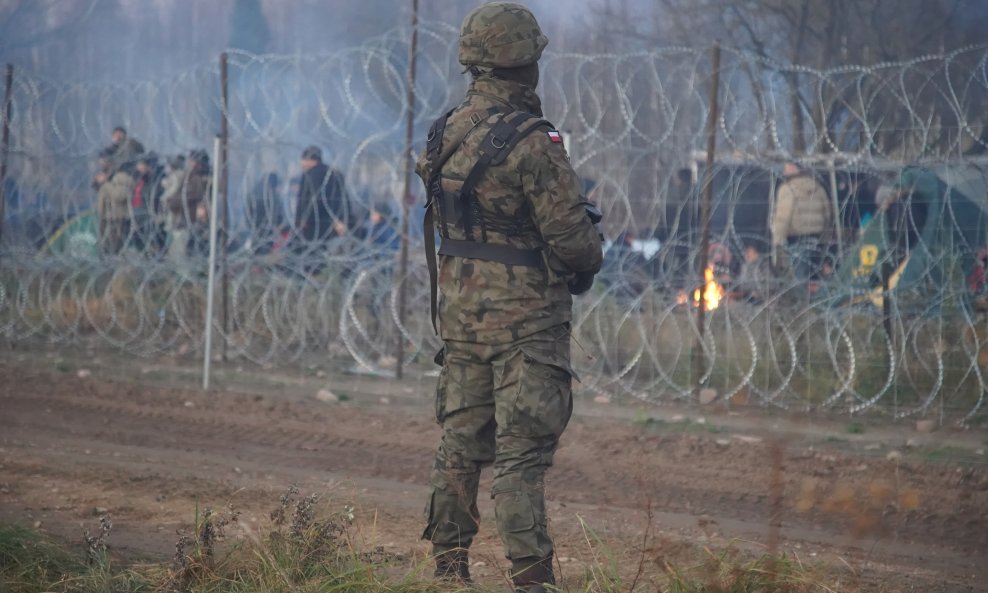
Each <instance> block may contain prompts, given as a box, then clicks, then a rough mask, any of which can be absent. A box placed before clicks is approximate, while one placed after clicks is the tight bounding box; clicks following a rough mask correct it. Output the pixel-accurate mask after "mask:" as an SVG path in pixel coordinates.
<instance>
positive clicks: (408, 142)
mask: <svg viewBox="0 0 988 593" xmlns="http://www.w3.org/2000/svg"><path fill="white" fill-rule="evenodd" d="M418 42H419V0H412V40H411V44H410V45H409V49H408V84H407V87H408V88H407V93H406V94H405V188H404V190H403V191H402V196H401V214H402V216H401V264H400V267H399V274H398V281H399V282H400V283H401V284H399V285H398V325H399V327H398V335H397V338H396V340H395V377H397V378H398V379H401V377H402V371H403V367H404V363H403V361H404V358H405V337H404V335H403V334H402V328H404V327H405V299H406V298H407V296H406V295H407V293H408V290H407V289H406V288H405V284H406V283H407V281H408V217H409V216H410V215H411V208H410V206H411V203H410V201H411V195H412V135H413V134H414V132H415V60H416V58H417V56H418ZM425 232H427V233H429V232H432V231H431V230H430V229H425Z"/></svg>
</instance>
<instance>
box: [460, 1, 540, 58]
mask: <svg viewBox="0 0 988 593" xmlns="http://www.w3.org/2000/svg"><path fill="white" fill-rule="evenodd" d="M547 45H549V40H548V39H547V38H546V36H545V35H544V34H543V33H542V29H541V28H539V23H538V21H536V20H535V17H534V16H533V15H532V13H531V11H529V10H528V9H527V8H525V7H524V6H522V5H521V4H515V3H514V2H490V3H488V4H484V5H482V6H480V7H478V8H477V9H476V10H474V11H473V12H471V13H470V14H469V15H467V18H465V19H464V20H463V24H462V25H461V27H460V51H459V60H460V63H461V64H463V65H464V66H484V67H489V68H517V67H519V66H525V65H528V64H534V63H535V62H538V61H539V58H540V57H542V51H543V50H545V48H546V46H547Z"/></svg>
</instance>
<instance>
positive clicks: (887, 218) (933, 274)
mask: <svg viewBox="0 0 988 593" xmlns="http://www.w3.org/2000/svg"><path fill="white" fill-rule="evenodd" d="M888 195H889V196H899V197H898V199H892V200H891V201H890V205H889V206H888V207H887V208H886V209H880V210H879V211H878V212H876V214H875V216H874V217H873V218H872V219H871V221H870V222H869V223H868V224H867V225H866V226H865V227H864V228H863V229H862V230H861V235H860V238H859V239H858V241H857V243H856V244H855V245H854V247H852V248H851V249H849V250H848V252H847V253H846V255H845V256H844V258H843V260H842V262H841V265H840V266H839V272H838V273H837V274H836V276H835V280H834V282H835V283H836V286H832V287H831V290H830V291H828V292H829V294H830V295H835V296H836V295H839V296H841V297H845V298H846V297H850V298H851V300H852V302H860V301H862V300H865V299H867V300H870V301H872V302H873V303H875V304H876V305H881V303H882V285H883V282H886V281H887V283H888V287H889V289H890V290H894V291H896V292H897V293H904V292H905V291H912V293H913V294H916V295H918V296H921V297H923V298H927V299H928V298H929V297H931V296H933V295H936V294H942V293H943V291H944V290H951V289H956V288H957V286H958V282H957V278H961V279H964V278H968V277H969V276H970V275H971V274H972V272H974V271H975V268H976V265H977V263H978V262H977V261H976V260H977V256H978V253H979V251H982V250H983V249H984V248H985V247H986V246H988V169H986V168H985V167H982V166H978V165H974V164H963V165H959V164H948V165H939V166H936V167H929V168H925V167H907V168H905V169H903V170H902V171H901V172H900V173H899V176H898V179H897V180H896V181H895V182H894V183H893V184H892V185H891V187H890V188H888ZM842 300H843V299H842Z"/></svg>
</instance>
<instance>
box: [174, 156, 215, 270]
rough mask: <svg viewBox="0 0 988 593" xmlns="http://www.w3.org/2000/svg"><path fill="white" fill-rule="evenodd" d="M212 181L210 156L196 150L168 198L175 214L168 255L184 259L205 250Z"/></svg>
mask: <svg viewBox="0 0 988 593" xmlns="http://www.w3.org/2000/svg"><path fill="white" fill-rule="evenodd" d="M211 190H212V180H211V179H210V167H209V155H208V154H207V153H206V151H205V150H201V149H200V150H193V151H192V152H190V153H189V158H188V159H187V161H186V167H185V174H184V177H183V178H182V184H181V186H180V187H179V188H178V190H177V191H176V192H175V193H174V194H172V195H171V196H169V198H168V204H167V205H168V210H169V211H170V212H171V216H172V224H173V227H174V228H173V230H172V244H171V248H170V249H169V257H170V258H172V259H173V260H175V261H182V260H184V259H185V258H186V257H187V256H188V255H189V254H190V252H194V253H200V254H201V253H202V252H203V246H202V241H203V238H202V237H203V232H202V230H203V228H208V223H209V218H208V208H207V206H208V204H209V199H210V191H211Z"/></svg>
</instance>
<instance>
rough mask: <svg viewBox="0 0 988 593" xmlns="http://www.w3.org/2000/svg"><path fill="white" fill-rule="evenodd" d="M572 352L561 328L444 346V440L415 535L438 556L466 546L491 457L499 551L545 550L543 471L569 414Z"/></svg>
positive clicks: (528, 555) (439, 401)
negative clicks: (512, 338) (500, 341)
mask: <svg viewBox="0 0 988 593" xmlns="http://www.w3.org/2000/svg"><path fill="white" fill-rule="evenodd" d="M569 348H570V330H569V326H568V324H567V325H561V326H557V327H555V328H551V329H548V330H545V331H542V332H539V333H537V334H535V335H532V336H529V337H527V338H524V339H523V340H519V341H517V342H512V343H509V344H503V345H491V344H475V343H467V342H456V341H452V340H447V341H446V342H445V346H444V348H443V351H442V352H441V353H440V355H439V356H438V357H437V362H440V360H441V361H442V365H443V368H442V372H441V373H440V375H439V383H438V386H437V389H436V418H437V420H438V421H439V423H440V425H441V426H442V428H443V436H442V441H441V442H440V444H439V450H438V451H437V453H436V462H435V466H434V468H433V472H432V479H431V486H432V492H431V494H430V495H429V500H428V506H427V508H426V516H427V521H428V523H427V526H426V528H425V532H424V533H423V534H422V538H423V539H427V540H430V541H431V542H432V544H433V548H434V552H435V553H436V554H440V553H442V552H446V551H449V550H453V549H465V548H469V547H470V544H471V543H472V542H473V538H474V536H475V535H476V534H477V529H478V518H479V515H478V511H477V490H478V486H479V482H480V470H481V468H482V467H483V466H485V465H490V464H492V463H493V465H494V484H493V488H492V492H491V497H492V498H493V499H494V513H495V520H496V523H497V529H498V532H499V533H500V535H501V541H502V542H503V543H504V548H505V555H506V556H507V557H508V558H509V559H511V560H515V561H517V560H523V559H543V558H549V557H551V556H552V540H551V539H550V537H549V533H548V529H547V517H546V510H545V472H546V470H547V469H548V468H549V466H551V465H552V458H553V455H554V453H555V451H556V446H557V445H558V443H559V437H560V435H561V434H562V433H563V430H564V429H565V428H566V424H567V423H568V422H569V419H570V416H571V414H572V412H573V399H572V393H571V382H572V371H571V370H570V365H569Z"/></svg>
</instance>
